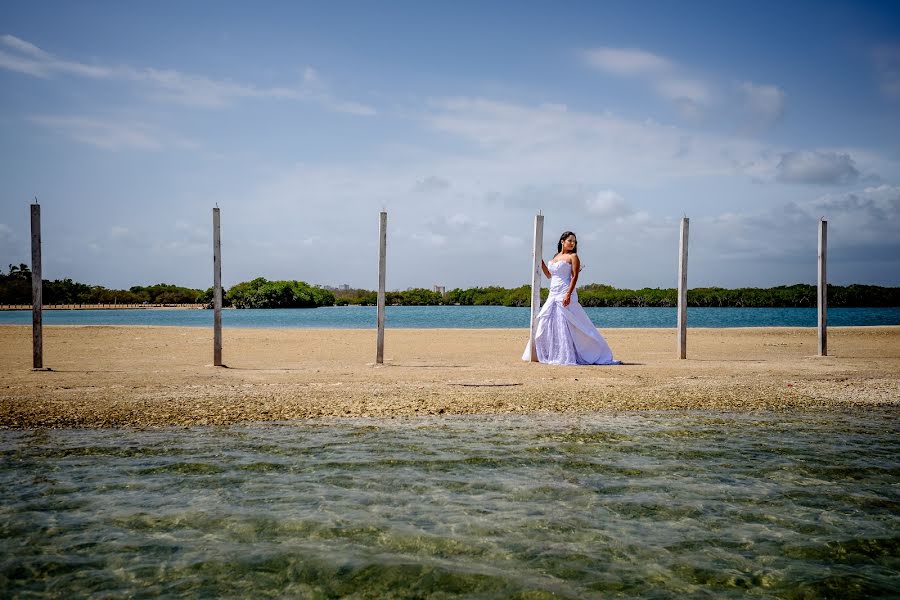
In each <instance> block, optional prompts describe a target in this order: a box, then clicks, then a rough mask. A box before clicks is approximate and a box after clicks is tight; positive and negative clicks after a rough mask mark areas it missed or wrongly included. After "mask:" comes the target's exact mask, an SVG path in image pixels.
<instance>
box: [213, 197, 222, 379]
mask: <svg viewBox="0 0 900 600" xmlns="http://www.w3.org/2000/svg"><path fill="white" fill-rule="evenodd" d="M219 224H220V222H219V208H218V207H216V208H214V209H213V366H215V367H221V366H222V238H221V235H220V232H219Z"/></svg>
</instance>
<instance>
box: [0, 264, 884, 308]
mask: <svg viewBox="0 0 900 600" xmlns="http://www.w3.org/2000/svg"><path fill="white" fill-rule="evenodd" d="M547 293H548V291H547V289H546V288H544V289H542V290H541V300H542V301H543V300H546V298H547ZM677 293H678V292H677V290H676V289H675V288H641V289H638V290H630V289H621V288H616V287H613V286H611V285H605V284H598V283H592V284H588V285H585V286H582V287H580V288H579V289H578V299H579V301H580V302H581V304H582V305H583V306H588V307H590V306H601V307H602V306H610V307H631V306H634V307H644V306H653V307H660V306H661V307H666V306H669V307H671V306H677V303H678V299H677ZM816 294H817V288H816V286H814V285H808V284H802V283H801V284H795V285H782V286H776V287H771V288H736V289H727V288H720V287H707V288H693V289H689V290H688V306H731V307H765V308H775V307H813V306H816ZM43 298H44V304H113V303H119V304H141V303H144V302H147V303H150V304H205V305H207V306H208V307H211V306H212V299H213V289H212V288H209V289H207V290H199V289H192V288H187V287H181V286H177V285H172V284H167V283H158V284H155V285H149V286H133V287H131V288H128V289H127V290H115V289H108V288H105V287H103V286H99V285H87V284H84V283H78V282H75V281H72V280H71V279H57V280H53V281H49V280H44V282H43ZM377 298H378V296H377V293H376V292H375V291H373V290H365V289H348V290H336V289H331V288H323V287H320V286H316V285H310V284H308V283H306V282H304V281H295V280H279V281H269V280H267V279H266V278H264V277H257V278H256V279H252V280H250V281H244V282H241V283H238V284H235V285H234V286H232V287H231V288H229V289H228V290H223V297H222V304H223V305H224V306H232V307H234V308H314V307H319V306H346V305H351V304H352V305H363V306H374V305H375V304H376V302H377ZM385 303H386V304H387V305H389V306H438V305H462V306H529V305H530V304H531V287H530V286H528V285H522V286H519V287H515V288H504V287H498V286H489V287H474V288H468V289H460V288H456V289H453V290H450V291H448V292H444V293H440V292H435V291H433V290H429V289H425V288H412V289H408V290H404V291H392V292H386V293H385ZM0 304H31V270H30V269H29V267H28V265H25V264H20V265H9V272H8V273H4V272H3V270H2V269H0ZM828 305H829V306H831V307H837V308H842V307H888V306H900V287H881V286H877V285H859V284H853V285H847V286H841V285H829V286H828Z"/></svg>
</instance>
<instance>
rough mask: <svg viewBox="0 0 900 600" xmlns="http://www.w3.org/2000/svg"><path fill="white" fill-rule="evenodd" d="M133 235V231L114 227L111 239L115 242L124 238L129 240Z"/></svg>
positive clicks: (110, 231)
mask: <svg viewBox="0 0 900 600" xmlns="http://www.w3.org/2000/svg"><path fill="white" fill-rule="evenodd" d="M130 234H131V231H130V230H129V229H128V228H127V227H124V226H122V225H113V226H112V228H110V230H109V237H111V238H112V239H114V240H121V239H124V238H128V237H129V236H130Z"/></svg>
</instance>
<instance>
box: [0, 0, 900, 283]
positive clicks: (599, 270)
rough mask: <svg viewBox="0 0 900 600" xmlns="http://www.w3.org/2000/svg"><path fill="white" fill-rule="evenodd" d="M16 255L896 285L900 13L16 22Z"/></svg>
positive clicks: (485, 12) (129, 262) (318, 276)
mask: <svg viewBox="0 0 900 600" xmlns="http://www.w3.org/2000/svg"><path fill="white" fill-rule="evenodd" d="M0 182H2V183H0V265H2V266H3V267H4V268H5V267H6V265H8V264H19V263H26V264H28V263H30V261H31V258H30V235H29V228H30V225H29V218H30V217H29V214H30V213H29V204H30V203H32V202H34V199H35V198H37V199H38V201H39V202H40V204H41V213H42V256H43V274H44V278H45V279H60V278H66V277H69V278H72V279H74V280H76V281H81V282H85V283H90V284H96V285H103V286H106V287H110V288H127V287H130V286H133V285H149V284H153V283H160V282H165V283H174V284H177V285H184V286H189V287H195V288H202V289H206V288H208V287H210V286H211V285H212V277H213V274H212V263H213V261H212V209H213V207H215V206H218V207H219V208H220V209H221V222H222V226H221V231H222V253H223V258H222V261H223V283H224V285H225V286H230V285H233V284H235V283H238V282H240V281H247V280H249V279H251V278H254V277H258V276H262V277H266V278H268V279H299V280H302V281H307V282H309V283H311V284H318V285H329V286H339V285H342V284H348V285H350V286H351V287H360V288H366V289H375V288H376V287H377V281H378V279H377V265H378V246H377V244H378V215H379V212H380V211H382V210H386V211H387V213H388V252H387V286H388V289H399V290H402V289H406V288H409V287H428V288H430V287H431V286H433V285H443V286H446V287H447V289H452V288H455V287H462V288H466V287H474V286H487V285H501V286H507V287H511V286H518V285H523V284H526V283H529V282H530V277H531V252H532V244H533V231H534V218H535V215H537V214H539V213H540V214H542V215H544V218H545V221H544V245H543V256H544V258H545V259H548V260H549V258H550V257H552V256H553V254H554V253H555V252H556V242H557V240H558V239H559V236H560V234H561V233H562V232H563V231H567V230H570V231H574V232H575V233H576V235H577V237H578V240H579V247H578V252H579V256H580V257H581V261H582V264H583V265H584V270H583V271H582V273H581V279H580V281H579V283H583V284H587V283H605V284H610V285H614V286H616V287H625V288H640V287H645V286H647V287H674V286H675V285H676V283H677V265H678V233H679V222H680V220H681V218H682V217H685V216H686V217H688V218H689V219H690V245H689V267H688V284H689V286H690V287H705V286H723V287H745V286H753V287H769V286H775V285H790V284H794V283H815V281H816V272H817V271H816V254H817V230H818V222H819V220H820V219H822V218H824V219H826V220H827V222H828V243H829V245H828V260H829V262H828V273H829V281H830V282H831V283H835V284H842V285H846V284H851V283H863V284H875V285H888V286H898V285H900V4H898V3H897V2H896V1H894V2H864V1H863V2H860V1H855V2H820V1H816V2H805V1H800V0H797V1H791V2H783V1H779V2H769V1H760V2H720V1H709V2H701V1H698V2H691V1H688V2H616V1H604V2H594V1H590V2H575V1H556V2H532V1H528V0H519V1H515V2H512V1H510V2H496V1H490V0H484V1H473V0H454V1H453V2H450V1H439V0H435V1H434V2H420V1H410V2H403V1H396V2H394V1H383V2H369V1H360V2H345V1H340V0H336V1H329V2H300V1H296V2H258V3H249V2H226V1H216V2H202V1H192V2H174V1H170V0H160V1H157V2H141V3H138V2H112V1H109V2H91V1H80V2H62V1H60V2H42V1H40V0H30V1H28V2H19V1H16V0H6V1H4V2H2V3H0Z"/></svg>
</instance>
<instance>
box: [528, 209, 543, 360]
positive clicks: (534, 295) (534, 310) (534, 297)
mask: <svg viewBox="0 0 900 600" xmlns="http://www.w3.org/2000/svg"><path fill="white" fill-rule="evenodd" d="M543 253H544V215H540V214H538V215H535V217H534V247H533V249H532V253H531V331H530V334H529V336H530V337H529V340H530V344H529V345H530V347H531V362H538V356H537V348H535V345H534V334H535V328H536V327H537V316H538V313H539V312H540V311H541V276H542V275H543V273H542V272H541V271H542V269H541V261H542V260H543Z"/></svg>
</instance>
